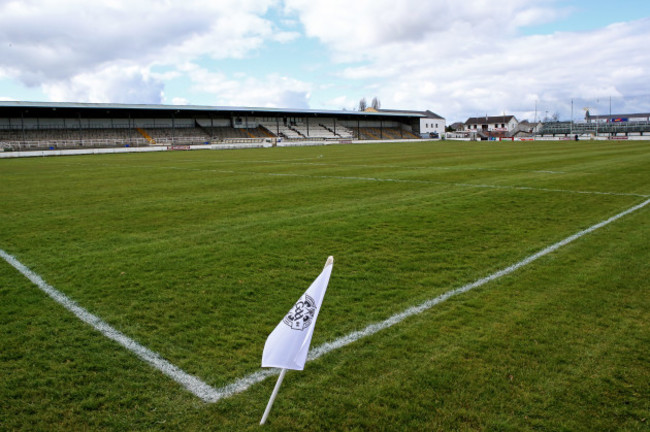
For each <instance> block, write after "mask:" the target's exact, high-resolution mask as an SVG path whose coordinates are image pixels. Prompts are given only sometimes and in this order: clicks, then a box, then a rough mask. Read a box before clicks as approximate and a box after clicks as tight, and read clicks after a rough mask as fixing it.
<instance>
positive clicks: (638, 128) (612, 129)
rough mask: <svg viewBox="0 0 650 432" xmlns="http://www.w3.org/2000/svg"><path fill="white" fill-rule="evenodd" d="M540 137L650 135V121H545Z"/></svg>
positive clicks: (540, 130) (539, 133) (538, 133)
mask: <svg viewBox="0 0 650 432" xmlns="http://www.w3.org/2000/svg"><path fill="white" fill-rule="evenodd" d="M536 135H537V136H539V137H572V136H575V135H578V136H609V137H628V136H650V122H649V121H634V122H609V123H601V122H591V123H575V122H568V121H564V122H545V123H542V127H541V128H540V129H539V131H538V132H537V134H536Z"/></svg>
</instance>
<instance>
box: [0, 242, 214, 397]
mask: <svg viewBox="0 0 650 432" xmlns="http://www.w3.org/2000/svg"><path fill="white" fill-rule="evenodd" d="M0 256H1V257H2V258H3V259H4V260H5V261H6V262H7V263H9V265H11V266H12V267H14V268H15V269H16V270H18V271H19V272H20V273H22V275H23V276H25V277H26V278H27V279H29V280H30V281H31V282H32V283H33V284H34V285H36V286H37V287H39V288H40V289H41V290H42V291H44V292H45V293H46V294H47V295H48V296H50V297H51V298H52V299H53V300H54V301H56V302H57V303H59V304H60V305H62V306H63V307H64V308H66V309H67V310H68V311H70V312H72V313H73V314H74V315H75V316H76V317H77V318H79V319H80V320H81V321H83V322H85V323H86V324H88V325H90V326H91V327H93V328H94V329H95V330H97V331H99V332H100V333H101V334H103V335H104V336H106V337H107V338H108V339H110V340H112V341H114V342H117V343H118V344H120V345H122V346H123V347H124V348H126V349H127V350H129V351H131V352H132V353H133V354H135V355H136V356H138V357H139V358H140V359H141V360H143V361H145V362H146V363H149V364H150V365H151V366H153V367H154V368H155V369H157V370H159V371H160V372H162V373H163V374H165V375H167V376H168V377H169V378H171V379H173V380H174V381H176V382H177V383H178V384H180V385H181V386H183V387H184V388H185V389H187V390H188V391H189V392H191V393H193V394H194V395H195V396H196V397H198V398H200V399H202V400H203V401H205V402H216V401H217V400H219V398H220V397H219V394H220V393H219V392H218V391H217V390H215V389H214V388H212V387H210V386H209V385H208V384H206V383H204V382H203V381H201V380H200V379H199V378H197V377H195V376H193V375H190V374H188V373H187V372H185V371H183V370H182V369H180V368H179V367H177V366H175V365H173V364H172V363H170V362H168V361H167V360H165V359H164V358H162V357H161V356H160V355H159V354H158V353H156V352H154V351H151V350H150V349H148V348H146V347H144V346H143V345H140V344H139V343H138V342H136V341H135V340H133V339H131V338H130V337H128V336H126V335H125V334H124V333H122V332H120V331H119V330H117V329H115V328H114V327H112V326H111V325H110V324H108V323H107V322H105V321H104V320H102V319H101V318H99V317H98V316H97V315H93V314H92V313H90V312H88V311H87V310H86V309H84V308H82V307H81V306H79V305H78V304H77V303H76V302H75V301H73V300H71V299H70V298H69V297H68V296H66V295H65V294H63V293H62V292H60V291H58V290H57V289H56V288H54V287H53V286H52V285H49V284H48V283H47V282H45V281H44V280H43V278H41V277H40V276H39V275H37V274H36V273H34V272H33V271H31V270H30V269H29V268H27V267H26V266H25V265H24V264H22V263H21V262H20V261H18V259H16V258H15V257H13V256H11V255H9V254H8V253H7V252H5V251H4V250H2V249H0Z"/></svg>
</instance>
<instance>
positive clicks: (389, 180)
mask: <svg viewBox="0 0 650 432" xmlns="http://www.w3.org/2000/svg"><path fill="white" fill-rule="evenodd" d="M78 165H83V164H78ZM103 165H104V166H113V165H111V164H103ZM115 167H117V168H155V169H168V170H177V171H194V172H214V173H220V174H252V175H260V176H269V177H302V178H316V179H334V180H357V181H369V182H385V183H411V184H431V185H442V186H454V187H462V188H475V189H511V190H527V191H538V192H554V193H567V194H579V195H609V196H630V197H637V198H650V194H639V193H630V192H604V191H582V190H571V189H553V188H538V187H532V186H513V185H493V184H477V183H455V182H442V181H433V180H411V179H393V178H381V177H360V176H331V175H312V174H296V173H272V172H260V171H238V170H224V169H214V168H187V167H175V166H158V165H129V166H115Z"/></svg>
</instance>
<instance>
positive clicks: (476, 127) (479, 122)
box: [465, 115, 519, 136]
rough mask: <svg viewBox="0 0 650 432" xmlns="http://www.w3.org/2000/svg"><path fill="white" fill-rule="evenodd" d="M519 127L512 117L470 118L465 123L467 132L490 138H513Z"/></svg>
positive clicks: (515, 119)
mask: <svg viewBox="0 0 650 432" xmlns="http://www.w3.org/2000/svg"><path fill="white" fill-rule="evenodd" d="M518 125H519V121H518V120H517V118H516V117H515V116H512V115H500V116H487V115H486V116H484V117H470V118H468V119H467V121H466V122H465V130H467V131H470V132H476V133H482V134H484V135H488V136H511V134H512V133H513V131H514V130H515V129H516V128H517V126H518Z"/></svg>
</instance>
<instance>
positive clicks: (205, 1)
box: [0, 0, 650, 122]
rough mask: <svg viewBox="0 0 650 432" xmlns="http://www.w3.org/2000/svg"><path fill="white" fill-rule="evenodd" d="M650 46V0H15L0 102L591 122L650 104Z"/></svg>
mask: <svg viewBox="0 0 650 432" xmlns="http://www.w3.org/2000/svg"><path fill="white" fill-rule="evenodd" d="M649 45H650V1H648V0H618V1H611V0H609V1H604V0H565V1H560V0H492V1H490V0H462V1H459V0H425V1H422V0H418V1H416V0H164V1H163V0H157V1H149V0H128V1H127V0H102V1H88V0H17V1H14V0H0V100H22V101H55V102H109V103H110V102H113V103H153V104H158V103H163V104H193V105H218V106H232V105H236V106H256V107H283V108H312V109H348V110H351V109H355V108H356V106H357V105H358V102H359V100H360V99H361V98H362V97H365V98H366V99H367V100H368V102H370V101H371V99H372V98H373V97H377V98H379V100H380V101H381V104H382V107H383V108H399V109H416V110H424V109H430V110H432V111H435V112H437V113H439V114H441V115H442V116H444V117H446V118H447V121H448V122H453V121H457V120H465V119H466V118H467V117H469V116H478V115H485V114H490V115H499V114H502V113H508V114H515V115H517V117H518V118H519V119H524V118H529V119H530V120H533V119H534V116H535V113H537V114H536V115H537V118H538V119H539V118H543V117H545V116H551V115H552V114H554V113H558V114H559V115H560V117H561V118H565V119H568V118H570V117H571V112H572V111H571V105H572V104H571V102H572V101H573V116H574V118H575V119H576V120H578V119H579V118H582V117H583V108H585V107H590V108H591V110H592V113H602V114H606V113H607V112H609V110H610V101H611V109H612V111H613V112H616V113H624V112H639V111H643V112H649V111H650V79H649V78H650V49H649ZM536 108H537V110H536Z"/></svg>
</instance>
